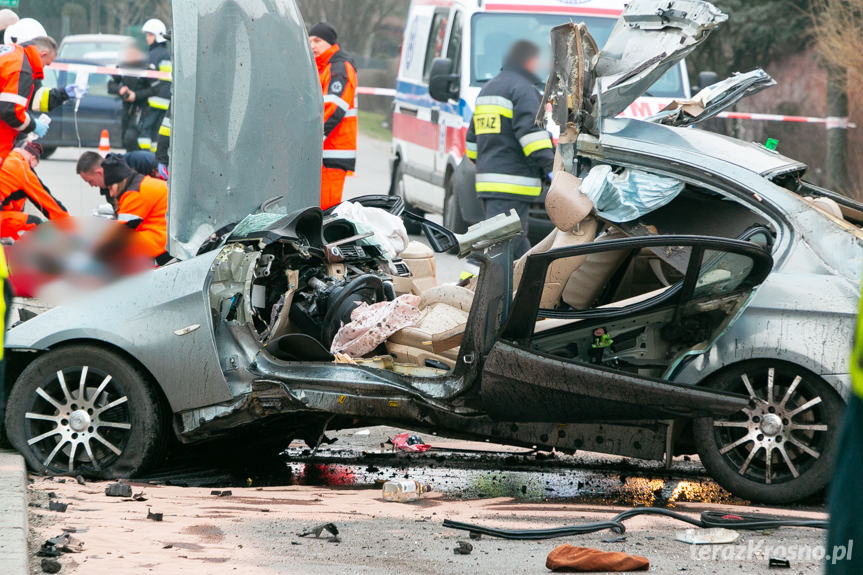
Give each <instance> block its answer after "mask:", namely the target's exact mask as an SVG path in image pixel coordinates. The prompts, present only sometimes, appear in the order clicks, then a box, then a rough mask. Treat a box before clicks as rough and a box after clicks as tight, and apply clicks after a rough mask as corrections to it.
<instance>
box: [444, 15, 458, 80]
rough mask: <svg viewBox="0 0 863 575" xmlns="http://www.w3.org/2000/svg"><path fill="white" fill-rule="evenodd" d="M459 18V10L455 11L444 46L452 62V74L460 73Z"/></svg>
mask: <svg viewBox="0 0 863 575" xmlns="http://www.w3.org/2000/svg"><path fill="white" fill-rule="evenodd" d="M461 20H462V18H461V12H456V13H455V15H454V16H453V18H452V30H451V31H450V34H449V44H448V45H447V48H446V57H447V58H449V59H450V60H452V62H453V74H459V73H461V40H462V22H461Z"/></svg>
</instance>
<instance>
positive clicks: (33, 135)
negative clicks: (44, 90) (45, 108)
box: [25, 114, 51, 142]
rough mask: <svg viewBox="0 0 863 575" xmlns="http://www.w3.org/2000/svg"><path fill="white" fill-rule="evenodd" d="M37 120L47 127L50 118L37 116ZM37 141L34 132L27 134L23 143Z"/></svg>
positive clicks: (46, 115) (49, 123)
mask: <svg viewBox="0 0 863 575" xmlns="http://www.w3.org/2000/svg"><path fill="white" fill-rule="evenodd" d="M38 120H40V121H42V122H45V123H46V124H48V125H49V126H50V125H51V116H49V115H48V114H39V118H38ZM38 139H39V136H38V135H37V134H36V132H30V133H29V134H27V137H26V138H25V141H27V142H32V141H35V140H38Z"/></svg>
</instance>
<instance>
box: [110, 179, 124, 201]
mask: <svg viewBox="0 0 863 575" xmlns="http://www.w3.org/2000/svg"><path fill="white" fill-rule="evenodd" d="M121 183H122V182H117V183H116V184H111V186H110V187H109V188H108V195H109V196H111V198H116V197H117V196H118V195H120V184H121Z"/></svg>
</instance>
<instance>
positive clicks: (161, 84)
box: [135, 42, 171, 110]
mask: <svg viewBox="0 0 863 575" xmlns="http://www.w3.org/2000/svg"><path fill="white" fill-rule="evenodd" d="M147 59H148V61H149V68H150V69H151V70H159V69H160V68H162V67H163V64H164V63H166V62H170V61H171V50H170V48H168V43H167V42H159V43H154V44H151V45H150V53H149V55H148V57H147ZM152 97H156V98H162V99H165V100H168V101H170V99H171V82H168V81H165V80H150V79H147V80H146V84H145V86H144V87H143V88H142V89H140V90H136V91H135V99H136V101H140V102H141V103H142V104H143V103H144V102H146V101H147V99H149V98H152ZM151 105H152V104H151ZM153 107H156V106H153ZM160 109H162V110H164V109H165V108H160Z"/></svg>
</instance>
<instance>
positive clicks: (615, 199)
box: [581, 164, 684, 223]
mask: <svg viewBox="0 0 863 575" xmlns="http://www.w3.org/2000/svg"><path fill="white" fill-rule="evenodd" d="M683 187H684V184H683V182H681V181H680V180H677V179H675V178H667V177H665V176H657V175H656V174H650V173H648V172H644V171H641V170H631V169H629V168H626V169H624V170H623V171H622V172H620V173H619V174H618V173H615V172H614V171H612V168H611V166H608V165H605V164H600V165H598V166H594V167H593V168H592V169H591V170H590V172H589V173H588V174H587V177H586V178H585V179H584V181H583V182H582V184H581V191H582V192H583V193H584V194H585V195H586V196H587V197H588V198H590V201H592V202H593V205H594V206H596V213H597V214H598V215H599V216H600V217H601V218H603V219H605V220H608V221H610V222H615V223H622V222H631V221H632V220H637V219H638V218H640V217H641V216H643V215H645V214H648V213H650V212H652V211H653V210H656V209H658V208H661V207H662V206H664V205H666V204H668V203H669V202H671V201H672V200H673V199H674V198H676V197H677V195H678V194H679V193H680V192H681V191H683Z"/></svg>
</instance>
